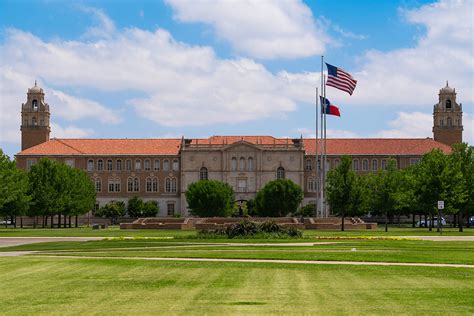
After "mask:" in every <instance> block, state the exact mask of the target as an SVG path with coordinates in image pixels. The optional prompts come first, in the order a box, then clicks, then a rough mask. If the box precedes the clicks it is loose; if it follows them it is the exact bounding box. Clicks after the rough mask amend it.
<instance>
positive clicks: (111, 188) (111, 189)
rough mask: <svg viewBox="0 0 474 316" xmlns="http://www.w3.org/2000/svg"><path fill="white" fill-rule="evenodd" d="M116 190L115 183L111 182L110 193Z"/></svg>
mask: <svg viewBox="0 0 474 316" xmlns="http://www.w3.org/2000/svg"><path fill="white" fill-rule="evenodd" d="M114 189H115V187H114V183H113V181H109V192H114Z"/></svg>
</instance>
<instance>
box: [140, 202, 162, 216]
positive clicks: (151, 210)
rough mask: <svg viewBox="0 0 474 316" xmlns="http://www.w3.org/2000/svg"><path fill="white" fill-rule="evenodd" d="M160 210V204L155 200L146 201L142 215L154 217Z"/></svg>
mask: <svg viewBox="0 0 474 316" xmlns="http://www.w3.org/2000/svg"><path fill="white" fill-rule="evenodd" d="M159 211H160V206H159V205H158V202H156V201H147V202H145V204H144V205H143V216H144V217H155V216H156V214H158V212H159Z"/></svg>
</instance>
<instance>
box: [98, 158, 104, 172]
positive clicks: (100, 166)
mask: <svg viewBox="0 0 474 316" xmlns="http://www.w3.org/2000/svg"><path fill="white" fill-rule="evenodd" d="M97 170H98V171H102V170H104V161H103V160H102V159H99V160H97Z"/></svg>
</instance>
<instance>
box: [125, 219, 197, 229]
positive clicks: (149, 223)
mask: <svg viewBox="0 0 474 316" xmlns="http://www.w3.org/2000/svg"><path fill="white" fill-rule="evenodd" d="M120 229H181V230H185V229H194V219H193V218H188V217H187V218H169V217H150V218H139V219H137V220H136V221H134V222H132V223H121V224H120Z"/></svg>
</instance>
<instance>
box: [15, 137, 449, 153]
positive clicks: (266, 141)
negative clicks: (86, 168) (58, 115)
mask: <svg viewBox="0 0 474 316" xmlns="http://www.w3.org/2000/svg"><path fill="white" fill-rule="evenodd" d="M241 140H243V141H246V142H249V143H252V144H263V145H272V144H286V143H287V141H288V142H289V143H290V144H292V141H291V140H288V139H286V138H275V137H272V136H212V137H209V138H201V139H193V140H192V143H193V144H196V143H198V144H203V145H204V144H212V145H222V144H226V145H229V144H233V143H236V142H239V141H241ZM303 143H304V147H305V151H306V154H308V155H314V154H315V148H316V144H315V139H314V138H312V139H310V138H305V139H303ZM180 147H181V139H179V138H175V139H57V138H53V139H51V140H50V141H48V142H46V143H43V144H40V145H37V146H34V147H31V148H28V149H26V150H23V151H22V152H20V153H18V155H177V154H179V150H180ZM326 148H327V154H328V155H423V154H425V153H427V152H429V151H431V150H432V149H434V148H439V149H441V150H443V151H444V152H445V153H449V152H451V148H450V147H449V146H448V145H445V144H442V143H440V142H437V141H435V140H433V139H431V138H410V139H404V138H346V139H343V138H333V139H328V140H327V146H326Z"/></svg>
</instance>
